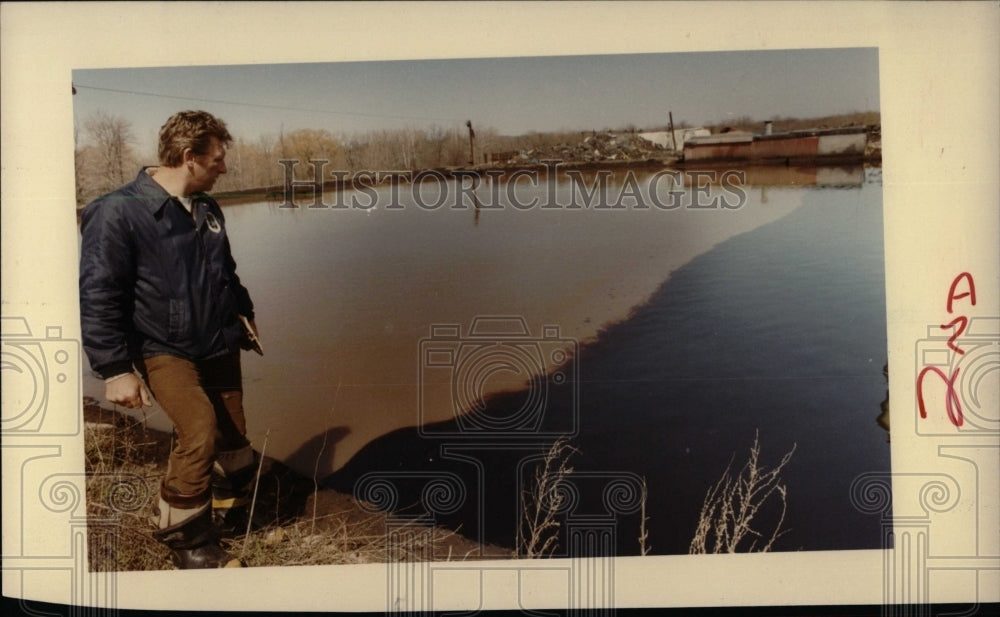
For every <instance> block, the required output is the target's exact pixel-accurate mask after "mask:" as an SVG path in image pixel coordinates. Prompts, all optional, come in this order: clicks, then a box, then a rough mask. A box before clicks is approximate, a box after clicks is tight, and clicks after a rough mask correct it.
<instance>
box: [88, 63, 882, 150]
mask: <svg viewBox="0 0 1000 617" xmlns="http://www.w3.org/2000/svg"><path fill="white" fill-rule="evenodd" d="M73 82H74V84H76V86H77V94H76V96H74V97H73V103H74V114H75V118H76V121H77V123H78V124H79V123H80V122H81V119H83V118H86V117H87V116H88V115H90V114H91V113H93V112H94V111H96V110H98V109H101V110H104V111H106V112H108V113H111V114H113V115H118V116H122V117H124V118H125V119H126V120H128V121H130V122H131V123H132V125H133V128H134V131H135V134H136V138H137V140H138V142H139V146H140V148H141V149H142V150H143V151H148V150H149V149H150V148H152V147H153V144H154V143H155V141H156V132H157V130H158V129H159V127H160V125H161V124H162V123H163V121H164V120H165V119H166V118H167V117H168V116H170V115H171V114H172V113H174V112H175V111H178V110H181V109H191V108H196V109H205V110H207V111H210V112H212V113H214V114H216V115H218V116H220V117H222V118H223V119H225V120H226V122H227V123H228V124H229V126H230V130H231V131H232V132H233V134H234V135H235V136H237V137H243V138H245V139H250V140H252V139H255V138H256V137H258V136H259V135H262V134H272V135H277V134H278V132H279V131H281V130H285V131H290V130H294V129H298V128H322V129H327V130H330V131H331V132H333V133H334V134H337V135H343V134H352V133H358V132H363V131H367V130H371V129H388V128H399V127H414V128H426V127H429V126H431V125H437V126H442V127H445V128H452V127H455V126H461V125H464V123H465V121H466V120H472V122H473V125H474V126H476V127H493V128H495V129H497V130H498V131H499V132H501V133H502V134H508V135H513V134H520V133H524V132H528V131H553V130H563V129H566V130H588V129H596V130H600V129H604V128H619V127H624V126H627V125H634V126H636V127H639V128H643V127H649V126H658V125H664V124H666V121H667V112H668V111H672V112H673V115H674V120H675V122H680V121H687V122H689V123H692V124H705V123H714V122H719V121H723V120H725V119H726V118H732V117H736V116H742V115H749V116H752V117H754V118H757V119H765V118H770V117H772V116H775V115H780V116H819V115H827V114H835V113H846V112H852V111H870V110H871V111H874V110H878V109H879V84H878V51H877V49H874V48H861V49H795V50H773V51H771V50H768V51H748V52H699V53H675V54H623V55H595V56H546V57H513V58H492V59H490V58H487V59H452V60H407V61H391V62H341V63H309V64H260V65H226V66H183V67H147V68H113V69H88V70H77V71H74V72H73Z"/></svg>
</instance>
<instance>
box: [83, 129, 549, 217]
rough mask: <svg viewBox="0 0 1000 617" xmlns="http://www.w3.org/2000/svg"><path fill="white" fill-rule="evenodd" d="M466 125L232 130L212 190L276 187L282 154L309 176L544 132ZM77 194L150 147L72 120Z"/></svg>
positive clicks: (468, 150) (121, 178)
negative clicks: (249, 133)
mask: <svg viewBox="0 0 1000 617" xmlns="http://www.w3.org/2000/svg"><path fill="white" fill-rule="evenodd" d="M469 134H470V131H469V129H468V128H467V127H465V126H459V127H455V128H445V127H441V126H431V127H428V128H425V129H419V128H404V129H385V130H375V131H369V132H366V133H363V134H359V135H334V134H333V133H331V132H330V131H328V130H324V129H296V130H293V131H288V132H285V131H281V132H279V133H278V134H277V135H273V134H265V135H260V136H258V137H256V138H247V137H245V136H236V137H235V139H234V142H233V143H232V144H231V146H230V148H229V150H228V152H227V154H226V166H227V168H228V172H227V173H226V175H224V176H222V177H221V178H220V179H219V181H218V182H217V183H216V185H215V188H214V190H215V191H216V192H225V191H236V190H246V189H254V188H262V187H269V186H278V185H281V184H282V183H283V182H284V176H283V174H284V168H283V167H282V166H281V165H280V164H279V161H280V160H281V159H293V160H298V161H301V162H302V163H303V164H302V165H296V166H295V175H296V179H299V180H311V179H312V178H313V175H312V174H313V170H312V167H311V166H310V165H307V164H305V163H306V161H308V160H310V159H313V160H316V159H319V160H325V161H328V164H327V165H326V170H344V171H348V172H356V171H359V170H392V171H396V170H405V171H413V170H420V169H430V168H442V167H452V166H460V165H467V164H469V163H470V162H473V161H474V162H482V157H483V155H484V153H486V152H492V151H498V150H515V149H518V148H519V147H521V146H527V147H530V146H531V144H533V143H536V142H540V141H550V140H551V139H552V138H551V137H542V134H537V133H535V134H531V135H528V136H521V137H506V136H501V135H499V134H498V133H497V131H496V130H495V129H492V128H489V127H483V128H479V127H475V128H474V135H475V140H474V149H473V147H472V145H471V144H470V139H469ZM74 138H75V139H74V141H75V163H76V165H75V167H76V187H77V188H76V200H77V204H78V205H83V204H86V203H88V202H89V201H91V200H93V199H94V198H96V197H98V196H100V195H103V194H104V193H106V192H108V191H111V190H114V189H115V188H117V187H119V186H121V185H122V184H124V183H126V182H128V181H129V180H130V179H131V178H132V177H134V175H135V174H136V172H137V171H138V169H139V168H140V167H141V166H142V165H155V164H156V160H157V155H156V152H139V151H138V149H137V148H138V146H137V139H136V137H135V131H134V130H133V128H132V125H131V124H130V123H129V122H128V121H127V120H125V119H123V118H121V117H119V116H114V115H111V114H109V113H107V112H104V111H97V112H95V113H93V114H91V115H90V116H88V117H87V118H85V119H84V120H83V122H82V124H81V125H77V127H76V128H75V134H74Z"/></svg>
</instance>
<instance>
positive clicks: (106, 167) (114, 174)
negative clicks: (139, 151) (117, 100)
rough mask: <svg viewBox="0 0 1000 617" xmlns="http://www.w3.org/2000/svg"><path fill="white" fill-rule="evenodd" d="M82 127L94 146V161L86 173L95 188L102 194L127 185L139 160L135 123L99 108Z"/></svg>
mask: <svg viewBox="0 0 1000 617" xmlns="http://www.w3.org/2000/svg"><path fill="white" fill-rule="evenodd" d="M83 128H84V131H86V133H87V137H88V138H89V140H90V145H91V146H92V148H93V150H92V154H93V155H94V160H93V161H91V163H92V168H91V169H89V170H87V173H88V175H89V176H90V180H91V181H92V182H91V184H92V185H93V187H94V189H95V190H96V191H97V192H98V193H103V192H106V191H110V190H112V189H115V188H117V187H119V186H121V185H123V184H125V181H126V179H127V178H128V177H129V176H130V175H131V173H132V168H133V167H135V160H136V157H135V152H134V150H133V146H134V145H135V134H134V132H133V131H132V124H131V123H130V122H129V121H128V120H125V119H124V118H122V117H121V116H112V115H111V114H109V113H107V112H105V111H103V110H98V111H96V112H94V113H93V114H91V115H90V116H89V117H88V118H87V119H86V120H85V121H84V124H83Z"/></svg>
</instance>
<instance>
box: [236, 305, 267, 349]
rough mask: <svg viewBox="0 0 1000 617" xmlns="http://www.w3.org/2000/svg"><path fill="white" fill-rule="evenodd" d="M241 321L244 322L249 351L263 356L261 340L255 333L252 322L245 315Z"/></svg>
mask: <svg viewBox="0 0 1000 617" xmlns="http://www.w3.org/2000/svg"><path fill="white" fill-rule="evenodd" d="M240 321H241V322H243V331H244V333H246V335H247V344H248V346H247V349H252V350H254V351H256V352H257V353H258V354H260V355H262V356H263V355H264V348H263V347H261V346H260V339H259V338H257V333H256V332H254V331H253V327H252V326H251V325H250V320H249V319H247V318H246V316H245V315H240Z"/></svg>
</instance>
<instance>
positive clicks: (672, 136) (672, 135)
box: [667, 111, 677, 152]
mask: <svg viewBox="0 0 1000 617" xmlns="http://www.w3.org/2000/svg"><path fill="white" fill-rule="evenodd" d="M667 117H668V118H669V119H670V145H672V146H673V147H674V151H675V152H676V151H677V133H674V112H672V111H668V112H667Z"/></svg>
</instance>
